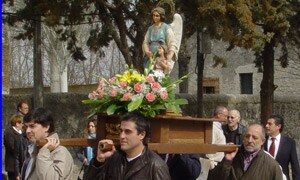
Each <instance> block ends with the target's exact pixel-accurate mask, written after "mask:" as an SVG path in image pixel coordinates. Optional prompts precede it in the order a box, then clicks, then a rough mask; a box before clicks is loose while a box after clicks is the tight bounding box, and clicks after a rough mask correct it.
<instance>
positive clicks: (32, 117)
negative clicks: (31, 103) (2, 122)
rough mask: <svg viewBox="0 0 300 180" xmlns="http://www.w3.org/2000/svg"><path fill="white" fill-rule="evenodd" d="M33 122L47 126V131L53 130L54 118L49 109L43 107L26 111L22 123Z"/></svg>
mask: <svg viewBox="0 0 300 180" xmlns="http://www.w3.org/2000/svg"><path fill="white" fill-rule="evenodd" d="M29 122H34V123H37V124H40V125H42V126H43V127H46V126H49V129H48V133H52V132H54V130H55V128H54V119H53V117H52V113H51V111H50V110H48V109H45V108H37V109H34V110H33V111H30V112H28V113H27V114H26V115H25V116H24V123H29Z"/></svg>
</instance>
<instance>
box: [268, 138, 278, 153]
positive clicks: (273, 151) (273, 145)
mask: <svg viewBox="0 0 300 180" xmlns="http://www.w3.org/2000/svg"><path fill="white" fill-rule="evenodd" d="M271 139H272V143H271V145H270V148H269V153H270V154H271V155H272V156H273V157H274V154H275V139H276V138H271Z"/></svg>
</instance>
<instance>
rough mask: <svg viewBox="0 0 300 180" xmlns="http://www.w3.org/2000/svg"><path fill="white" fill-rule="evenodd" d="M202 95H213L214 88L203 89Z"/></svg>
mask: <svg viewBox="0 0 300 180" xmlns="http://www.w3.org/2000/svg"><path fill="white" fill-rule="evenodd" d="M203 93H204V94H215V87H203Z"/></svg>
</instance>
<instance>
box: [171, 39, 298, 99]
mask: <svg viewBox="0 0 300 180" xmlns="http://www.w3.org/2000/svg"><path fill="white" fill-rule="evenodd" d="M189 42H190V43H189V46H188V49H190V50H191V61H190V65H189V70H190V71H195V66H196V59H197V51H196V48H195V47H196V37H195V35H194V36H192V37H191V38H190V40H189ZM227 46H228V45H227V43H224V42H221V41H212V43H211V54H207V55H206V58H205V68H204V77H205V79H204V82H203V86H204V92H206V93H215V94H236V95H237V94H253V95H259V92H260V83H261V80H262V73H260V72H258V69H257V68H256V67H255V64H254V60H255V57H254V55H253V52H251V51H247V50H245V49H243V48H234V49H233V50H232V51H225V50H226V48H227ZM214 55H217V56H220V57H223V58H225V59H226V60H227V67H224V68H222V67H221V66H220V65H219V66H217V67H216V68H214V67H212V65H213V64H214V62H213V57H214ZM298 60H299V59H298ZM299 62H300V60H299ZM295 64H297V62H290V64H289V66H288V67H287V68H282V67H281V66H280V64H279V62H277V61H275V74H274V84H275V85H276V86H278V88H277V89H276V90H275V92H274V93H275V95H287V94H288V95H298V92H300V86H299V84H300V69H299V68H295V67H294V66H295ZM298 64H299V63H298ZM177 70H178V64H177V63H176V64H175V67H174V72H172V77H177V76H178V75H177V74H178V71H177ZM189 93H191V94H197V75H196V74H192V75H191V76H190V78H189Z"/></svg>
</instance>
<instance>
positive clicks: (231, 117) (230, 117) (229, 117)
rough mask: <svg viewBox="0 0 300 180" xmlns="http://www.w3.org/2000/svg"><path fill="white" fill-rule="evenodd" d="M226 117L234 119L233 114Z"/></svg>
mask: <svg viewBox="0 0 300 180" xmlns="http://www.w3.org/2000/svg"><path fill="white" fill-rule="evenodd" d="M227 118H228V119H234V118H235V117H233V116H227Z"/></svg>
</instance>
